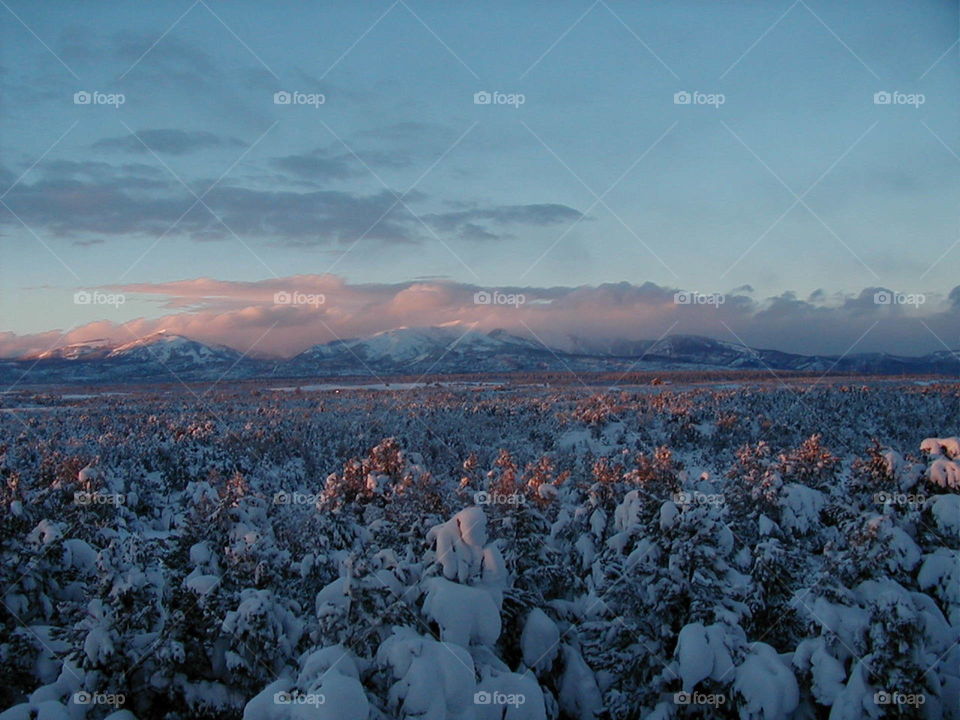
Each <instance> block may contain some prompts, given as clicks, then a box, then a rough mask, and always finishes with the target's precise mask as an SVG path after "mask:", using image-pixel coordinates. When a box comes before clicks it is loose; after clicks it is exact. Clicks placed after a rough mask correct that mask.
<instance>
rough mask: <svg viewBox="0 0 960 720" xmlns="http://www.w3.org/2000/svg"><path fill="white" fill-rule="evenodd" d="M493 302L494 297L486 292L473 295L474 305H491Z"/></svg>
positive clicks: (480, 291)
mask: <svg viewBox="0 0 960 720" xmlns="http://www.w3.org/2000/svg"><path fill="white" fill-rule="evenodd" d="M492 301H493V296H492V295H491V294H490V293H488V292H487V291H486V290H478V291H477V292H475V293H474V294H473V304H474V305H489V304H490V303H491V302H492Z"/></svg>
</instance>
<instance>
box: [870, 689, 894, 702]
mask: <svg viewBox="0 0 960 720" xmlns="http://www.w3.org/2000/svg"><path fill="white" fill-rule="evenodd" d="M873 702H874V704H875V705H889V704H890V703H892V702H893V696H892V695H891V694H890V693H888V692H887V691H886V690H877V692H875V693H874V694H873Z"/></svg>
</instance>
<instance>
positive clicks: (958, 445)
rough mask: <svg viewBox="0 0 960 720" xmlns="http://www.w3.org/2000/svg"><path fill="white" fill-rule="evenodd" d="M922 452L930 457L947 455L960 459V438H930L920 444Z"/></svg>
mask: <svg viewBox="0 0 960 720" xmlns="http://www.w3.org/2000/svg"><path fill="white" fill-rule="evenodd" d="M920 450H921V451H923V452H925V453H929V454H930V455H946V456H947V457H948V458H954V459H957V458H960V437H945V438H938V437H930V438H926V439H925V440H924V441H923V442H921V443H920Z"/></svg>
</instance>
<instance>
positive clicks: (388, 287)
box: [0, 274, 960, 357]
mask: <svg viewBox="0 0 960 720" xmlns="http://www.w3.org/2000/svg"><path fill="white" fill-rule="evenodd" d="M481 289H483V290H493V289H496V290H499V291H501V292H503V293H522V294H523V295H524V296H525V298H526V302H525V303H524V304H522V305H520V306H519V307H515V306H513V305H485V304H476V303H475V302H474V293H476V292H477V291H478V290H481ZM103 290H105V291H109V292H123V293H125V294H126V295H127V296H128V302H129V300H130V299H131V298H136V297H139V298H141V299H142V300H143V301H145V302H148V303H149V302H153V303H156V304H157V306H158V307H159V308H160V309H161V310H163V311H165V313H164V314H162V315H161V316H160V317H156V318H150V319H143V318H141V319H136V320H132V321H130V322H127V323H121V324H117V323H112V322H106V321H96V322H92V323H90V324H88V325H85V326H83V327H80V328H77V329H75V330H71V331H70V332H69V333H66V335H65V337H63V338H61V337H60V336H59V334H58V333H56V332H47V333H39V334H36V335H27V336H17V335H13V334H12V333H6V334H2V335H0V356H6V357H10V356H14V355H18V354H21V353H24V352H28V351H33V352H36V351H42V350H46V349H48V348H49V347H51V345H54V346H55V345H60V344H64V343H66V342H79V341H84V340H91V339H95V338H110V339H113V340H115V341H125V340H129V339H130V338H131V337H139V336H142V335H145V334H147V333H150V332H154V331H156V330H161V329H166V330H168V331H170V332H176V333H181V334H183V335H187V336H189V337H193V338H196V339H198V340H202V341H206V342H215V343H221V344H224V345H229V346H232V347H235V348H237V349H238V350H241V351H247V350H250V349H251V348H253V352H254V353H255V354H256V353H269V354H277V355H284V356H289V355H293V354H295V353H297V352H299V351H302V350H304V349H305V348H307V347H309V346H310V345H313V344H316V343H320V342H329V341H332V340H336V339H344V338H350V337H358V336H365V335H370V334H372V333H375V332H379V331H382V330H389V329H393V328H397V327H404V326H406V327H414V326H429V325H441V324H446V323H462V324H463V325H464V327H468V326H474V325H475V326H476V327H477V328H479V329H481V330H488V331H489V330H493V329H497V328H504V329H506V330H508V331H511V332H514V333H516V334H518V335H524V336H531V334H535V336H536V337H537V338H540V339H542V340H543V341H544V342H547V343H549V344H551V345H554V346H556V347H560V348H563V349H567V350H575V349H577V348H579V347H583V346H584V345H585V344H587V345H589V344H591V343H593V344H597V343H599V344H601V345H602V344H604V343H609V342H610V341H614V340H645V339H655V338H658V337H660V336H662V335H664V334H667V333H674V334H698V335H707V336H710V337H714V338H717V339H720V340H726V341H730V342H738V341H739V340H742V341H743V342H745V343H747V344H748V345H751V346H753V347H758V348H772V349H777V350H783V351H786V352H797V353H804V354H827V355H840V354H844V353H847V352H873V351H886V352H891V353H895V354H903V355H918V354H922V353H926V352H933V351H938V350H943V349H944V345H947V346H948V347H950V348H958V347H960V337H958V336H957V328H958V327H960V306H958V305H957V303H956V300H957V298H958V297H960V286H958V287H956V288H954V289H953V290H951V291H950V292H949V293H948V294H935V293H931V294H929V295H927V301H926V303H925V304H924V305H922V306H920V307H898V306H893V305H883V304H877V303H875V302H873V301H872V298H873V293H874V292H875V289H874V288H866V289H864V290H863V291H861V292H860V293H856V294H831V295H830V297H832V298H839V299H834V300H832V301H831V302H830V303H818V304H814V303H811V302H808V301H805V300H801V299H798V298H797V297H796V296H795V295H794V294H792V293H783V294H781V295H779V296H776V297H771V298H766V299H763V300H756V299H753V298H751V297H749V296H747V295H743V294H736V293H731V294H729V295H726V296H724V302H722V303H720V304H698V303H693V304H678V303H677V302H676V301H675V295H676V293H677V292H678V290H680V289H679V288H673V287H668V286H663V285H657V284H656V283H652V282H645V283H642V284H639V285H638V284H633V283H628V282H620V283H606V284H602V285H598V286H579V287H564V286H558V287H533V286H510V287H500V288H480V287H478V286H476V285H472V284H466V283H457V282H452V281H447V280H420V281H409V282H401V283H350V282H347V281H346V280H345V279H344V278H342V277H339V276H336V275H329V274H328V275H296V276H290V277H285V278H271V279H267V280H259V281H250V282H238V281H227V280H218V279H214V278H195V279H190V280H180V281H176V282H167V283H138V284H127V285H115V286H105V287H104V288H103ZM278 292H286V293H291V294H292V293H302V294H305V295H314V296H320V295H322V296H323V297H324V302H323V303H319V304H315V305H285V304H275V302H274V299H275V298H274V296H275V294H276V293H278ZM867 298H870V302H867ZM921 321H922V322H921Z"/></svg>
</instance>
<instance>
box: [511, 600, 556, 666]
mask: <svg viewBox="0 0 960 720" xmlns="http://www.w3.org/2000/svg"><path fill="white" fill-rule="evenodd" d="M520 648H521V650H522V651H523V664H524V665H526V666H527V667H528V668H531V669H532V670H533V671H534V672H539V671H541V670H545V669H547V668H549V667H550V666H551V665H552V664H553V661H554V659H556V657H557V653H559V652H560V630H559V629H558V628H557V624H556V623H555V622H553V620H551V619H550V617H549V616H548V615H547V614H546V613H545V612H544V611H543V610H541V609H540V608H534V609H533V610H531V611H530V614H529V615H527V621H526V622H525V623H524V624H523V632H522V633H521V634H520Z"/></svg>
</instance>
